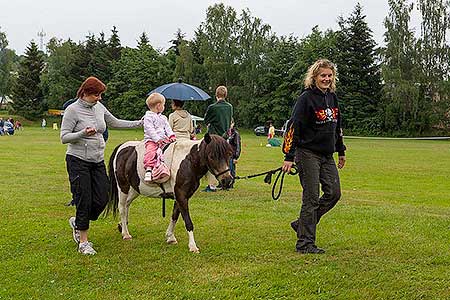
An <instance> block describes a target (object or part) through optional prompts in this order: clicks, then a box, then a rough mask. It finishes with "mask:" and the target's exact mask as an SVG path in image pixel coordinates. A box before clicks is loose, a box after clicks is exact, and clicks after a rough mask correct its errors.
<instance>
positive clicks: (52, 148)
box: [0, 127, 450, 300]
mask: <svg viewBox="0 0 450 300" xmlns="http://www.w3.org/2000/svg"><path fill="white" fill-rule="evenodd" d="M141 138H142V132H141V131H140V130H131V131H117V130H112V131H111V133H110V140H109V141H108V144H107V150H106V157H109V155H110V153H111V152H112V150H113V148H114V147H115V146H116V145H117V144H119V143H120V142H122V141H125V140H135V139H141ZM242 140H243V142H242V143H243V153H242V156H241V160H240V162H239V163H238V174H239V175H241V176H242V175H248V174H253V173H258V172H261V171H265V170H269V169H274V168H276V167H278V166H280V165H281V163H282V160H283V157H282V155H281V152H280V149H279V148H266V147H264V145H265V138H264V137H256V136H254V135H252V134H251V133H250V132H246V133H244V134H243V137H242ZM261 145H262V146H261ZM346 145H347V148H348V151H347V165H346V167H345V168H344V169H343V170H342V171H340V175H341V183H342V189H343V197H342V199H341V201H340V202H339V203H338V205H337V206H336V207H335V208H334V209H333V210H332V211H331V212H330V213H329V214H327V215H326V216H325V217H324V218H323V219H322V221H321V223H320V224H319V226H318V240H317V244H318V245H319V246H321V247H323V248H325V249H326V250H327V253H326V254H325V255H321V256H314V255H306V256H305V255H299V254H297V253H296V252H295V251H294V249H295V241H296V238H295V235H294V233H293V232H292V230H291V229H290V227H289V222H290V221H291V220H292V219H294V218H296V216H297V215H298V212H299V209H300V205H301V202H300V195H301V190H300V188H299V184H298V178H295V177H294V176H288V177H287V178H286V180H285V186H284V190H283V194H282V196H281V198H280V201H278V202H275V201H273V200H271V196H270V190H271V187H270V186H268V185H266V184H264V183H263V180H262V179H263V178H262V177H259V178H255V179H250V180H243V181H239V182H237V184H236V187H235V189H234V190H232V191H228V192H224V191H221V192H218V193H202V192H200V191H199V192H197V193H196V194H195V195H194V197H193V198H192V199H191V201H190V211H191V216H192V219H193V222H194V226H195V238H196V241H197V245H198V246H199V247H200V251H201V253H200V254H192V253H189V252H188V247H187V234H186V232H185V230H184V223H183V221H182V220H181V218H180V222H179V223H178V225H177V230H176V235H177V238H178V241H179V244H178V245H175V246H170V245H166V244H165V241H164V232H165V230H166V228H167V225H168V222H169V218H168V217H166V219H163V218H162V217H161V201H160V200H158V199H149V198H144V197H140V198H138V199H136V200H135V202H134V203H133V205H132V206H131V211H130V226H129V227H130V232H131V234H132V235H133V238H134V239H133V240H132V241H122V239H121V236H120V234H119V233H118V232H117V230H116V224H117V222H118V221H117V220H114V219H113V218H112V217H108V218H106V219H100V220H98V221H96V222H93V223H92V225H91V231H90V239H91V240H92V241H93V242H94V243H95V247H96V249H97V250H98V255H96V256H94V257H84V256H81V255H79V254H77V253H76V249H75V244H74V243H73V241H72V237H71V232H70V228H69V225H68V222H67V220H68V218H69V216H71V215H73V213H74V209H73V208H72V207H66V206H64V204H65V203H66V202H67V201H68V200H69V199H70V194H69V186H68V180H67V174H66V170H65V162H64V155H65V146H64V145H61V144H60V142H59V132H58V131H53V130H49V129H47V130H41V129H40V128H36V127H35V128H30V127H28V128H27V127H25V130H24V131H21V132H18V134H17V135H15V136H3V137H0V149H1V156H0V168H1V180H0V207H1V209H0V228H1V232H2V235H1V237H0V257H1V260H0V270H1V273H0V274H1V275H0V279H1V281H0V282H1V283H0V299H2V300H3V299H108V300H112V299H449V298H450V284H449V278H450V249H449V238H450V204H449V191H450V181H449V180H448V174H449V169H450V142H448V141H382V140H352V139H347V140H346ZM205 184H206V183H205V182H203V183H202V187H204V186H205ZM171 204H172V202H171V201H169V203H168V205H167V209H168V210H169V211H170V209H171ZM169 215H170V214H169Z"/></svg>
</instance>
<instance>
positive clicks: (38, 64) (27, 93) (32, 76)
mask: <svg viewBox="0 0 450 300" xmlns="http://www.w3.org/2000/svg"><path fill="white" fill-rule="evenodd" d="M43 69H44V58H43V53H42V52H41V51H39V50H38V46H37V45H36V43H35V42H34V41H31V43H30V45H29V46H28V47H27V49H26V51H25V56H24V57H23V59H22V60H21V61H20V65H19V73H18V79H17V83H16V84H15V85H14V88H13V101H14V103H13V109H14V112H15V113H16V114H18V115H21V116H23V117H25V118H29V119H36V118H39V117H40V116H41V115H42V113H43V112H44V110H46V109H47V107H46V104H45V103H44V102H43V94H42V89H41V80H40V76H41V73H42V70H43Z"/></svg>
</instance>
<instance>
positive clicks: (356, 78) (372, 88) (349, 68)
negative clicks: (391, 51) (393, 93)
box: [335, 3, 381, 134]
mask: <svg viewBox="0 0 450 300" xmlns="http://www.w3.org/2000/svg"><path fill="white" fill-rule="evenodd" d="M365 18H366V16H365V15H364V14H363V11H362V7H361V5H360V4H359V3H357V4H356V6H355V8H354V10H353V12H352V13H351V15H350V16H349V17H348V18H347V19H343V18H340V19H339V21H338V24H339V27H340V31H339V32H338V40H339V43H337V47H338V50H339V51H338V54H337V57H336V59H335V62H336V64H337V67H338V72H339V74H338V76H339V77H338V78H339V88H338V96H339V98H340V106H341V110H342V114H343V116H344V118H343V120H344V124H343V125H344V128H346V129H350V130H352V132H356V133H366V134H367V133H369V134H375V133H379V132H380V131H381V125H380V123H381V120H380V118H379V115H378V110H379V102H380V99H381V70H380V66H379V65H378V63H377V61H376V51H377V49H376V43H375V40H374V39H373V37H372V30H371V29H370V28H369V26H368V25H367V22H366V20H365Z"/></svg>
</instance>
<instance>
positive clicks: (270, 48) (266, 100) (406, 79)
mask: <svg viewBox="0 0 450 300" xmlns="http://www.w3.org/2000/svg"><path fill="white" fill-rule="evenodd" d="M388 4H389V11H388V14H387V16H386V18H385V20H384V26H385V29H386V31H385V33H384V43H385V45H384V46H378V45H377V43H376V42H375V40H374V38H373V34H372V30H371V29H370V28H369V26H368V24H367V22H366V15H365V14H364V11H363V7H362V6H361V5H360V4H359V3H358V4H357V5H356V6H355V7H354V9H353V11H352V13H351V14H350V15H349V16H340V17H339V18H338V21H337V23H338V29H337V30H331V29H328V30H325V31H321V30H320V29H319V27H318V26H315V27H313V28H312V31H311V32H310V33H309V34H308V35H307V36H305V37H304V38H298V37H295V36H293V35H289V36H277V35H276V34H275V33H273V32H272V30H271V27H270V25H269V24H265V23H264V22H263V21H262V20H261V19H259V18H257V17H255V16H253V15H252V14H251V12H250V11H249V10H248V9H245V10H242V11H241V12H240V13H238V12H237V11H236V10H235V9H234V8H232V7H230V6H225V5H224V4H215V5H212V6H210V7H208V9H207V13H206V18H205V20H204V21H203V22H201V23H200V25H199V26H198V28H197V29H196V31H195V33H194V37H193V38H192V39H190V40H188V39H186V38H185V34H184V33H183V32H182V31H181V29H179V30H178V31H177V32H176V33H175V34H174V37H173V39H172V40H171V44H172V46H171V47H170V48H169V49H168V50H166V51H162V50H160V49H155V47H153V46H152V45H151V44H150V42H149V39H148V36H147V34H146V33H145V32H144V33H142V34H141V35H140V37H139V39H138V44H137V47H135V48H130V47H124V46H122V45H121V42H120V37H119V32H118V30H117V28H116V27H113V28H112V30H111V33H110V35H109V36H108V37H106V36H105V34H104V33H100V34H98V35H94V34H89V35H87V36H86V38H85V40H84V41H79V42H75V41H73V40H71V39H68V40H61V39H58V38H52V39H50V41H49V43H48V44H47V51H46V53H43V52H42V51H40V50H39V49H38V46H37V45H36V43H35V42H34V41H31V42H30V44H29V46H28V47H27V49H26V52H25V54H24V55H23V56H20V57H18V56H17V55H15V53H14V51H12V50H11V49H8V42H7V37H6V33H4V32H1V31H0V62H1V65H0V97H1V99H4V98H5V97H6V96H9V97H11V98H12V99H13V101H14V102H13V104H12V107H11V111H12V112H14V113H16V114H19V115H22V116H24V117H27V118H38V117H40V116H41V115H42V114H43V113H44V112H45V111H46V110H47V109H48V108H56V109H58V108H61V107H62V104H63V103H64V102H65V101H66V100H68V99H71V98H73V97H74V96H75V94H76V91H77V88H78V87H79V85H80V84H81V82H82V81H83V80H84V79H85V78H86V77H88V76H91V75H93V76H96V77H98V78H100V79H101V80H102V81H103V82H105V83H106V84H107V86H108V90H107V92H106V93H105V95H104V102H105V104H106V105H107V107H108V108H109V109H110V110H111V112H113V113H114V114H115V115H117V116H119V117H122V118H128V119H136V118H139V117H141V116H142V115H143V114H144V112H145V109H146V108H145V103H144V99H145V97H146V94H147V93H148V92H149V91H150V90H151V89H153V88H155V87H157V86H159V85H162V84H165V83H168V82H174V81H177V80H178V79H179V78H182V80H183V81H184V82H186V83H189V84H193V85H196V86H199V87H200V88H202V89H204V90H205V91H206V92H208V93H209V94H210V95H213V94H214V90H215V87H216V86H218V85H226V86H227V87H228V90H229V97H228V100H229V101H230V102H231V103H232V104H233V105H234V107H235V116H234V118H235V120H236V124H238V125H239V126H240V127H246V128H251V127H253V126H255V125H258V124H263V123H264V122H266V121H267V120H269V119H270V120H272V121H273V122H274V124H275V125H276V126H278V127H279V126H281V125H282V124H283V123H284V121H285V120H286V119H287V118H288V117H289V115H290V112H291V110H292V106H293V104H294V103H295V100H296V98H297V97H298V95H299V93H300V92H301V90H302V88H303V79H304V74H305V73H306V70H307V68H308V66H309V65H310V64H312V63H313V62H314V61H315V60H317V59H318V58H328V59H330V60H331V61H333V62H335V63H336V65H337V69H338V84H337V94H338V97H339V99H340V106H341V111H342V113H343V116H344V117H343V127H344V129H345V130H346V134H350V133H351V134H368V135H395V136H417V135H427V134H446V132H447V131H448V129H447V128H448V125H449V124H450V83H449V76H450V66H449V62H450V46H449V43H448V41H447V40H446V38H447V37H448V34H449V31H450V13H449V12H450V2H449V1H448V0H416V1H415V2H411V1H408V0H388ZM413 9H418V10H419V12H420V14H421V16H422V22H421V27H420V33H416V32H414V31H413V30H412V29H411V26H410V19H411V13H412V11H413ZM210 103H211V102H187V103H186V106H187V109H188V110H189V111H190V112H191V113H193V114H196V115H200V116H201V115H203V113H204V111H205V108H206V106H207V105H208V104H210Z"/></svg>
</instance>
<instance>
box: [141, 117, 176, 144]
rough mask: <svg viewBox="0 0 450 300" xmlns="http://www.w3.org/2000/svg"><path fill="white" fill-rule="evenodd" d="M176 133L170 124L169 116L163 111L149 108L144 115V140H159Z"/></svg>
mask: <svg viewBox="0 0 450 300" xmlns="http://www.w3.org/2000/svg"><path fill="white" fill-rule="evenodd" d="M174 136H175V134H174V133H173V131H172V128H170V126H169V121H168V120H167V117H166V116H165V115H163V114H161V113H155V112H152V111H150V110H148V111H147V112H146V113H145V116H144V140H145V141H153V142H158V141H160V140H164V139H167V138H170V137H174Z"/></svg>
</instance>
